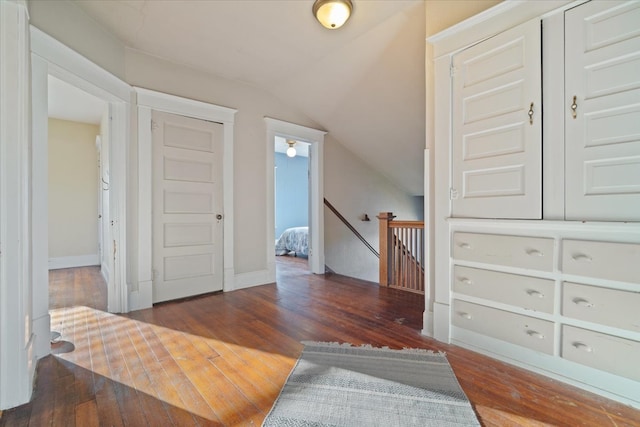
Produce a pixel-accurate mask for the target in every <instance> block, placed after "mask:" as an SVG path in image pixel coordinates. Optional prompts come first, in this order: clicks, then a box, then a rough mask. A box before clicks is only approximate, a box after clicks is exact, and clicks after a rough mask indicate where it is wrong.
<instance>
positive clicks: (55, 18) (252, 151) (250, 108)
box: [30, 0, 417, 291]
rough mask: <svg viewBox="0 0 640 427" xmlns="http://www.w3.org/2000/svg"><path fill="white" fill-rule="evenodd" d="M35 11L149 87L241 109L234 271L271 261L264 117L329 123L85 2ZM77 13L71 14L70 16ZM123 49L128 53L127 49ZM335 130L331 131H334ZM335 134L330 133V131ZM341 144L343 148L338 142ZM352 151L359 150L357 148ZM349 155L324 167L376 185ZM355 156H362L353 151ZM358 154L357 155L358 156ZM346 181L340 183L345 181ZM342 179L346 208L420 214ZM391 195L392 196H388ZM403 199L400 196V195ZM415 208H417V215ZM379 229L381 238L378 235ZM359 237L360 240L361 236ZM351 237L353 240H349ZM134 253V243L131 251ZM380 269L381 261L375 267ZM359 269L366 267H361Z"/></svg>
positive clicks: (46, 26) (330, 194)
mask: <svg viewBox="0 0 640 427" xmlns="http://www.w3.org/2000/svg"><path fill="white" fill-rule="evenodd" d="M30 9H31V13H32V23H33V24H34V25H35V26H36V27H38V28H40V29H42V30H44V31H45V32H47V33H48V34H50V35H52V36H53V37H55V38H57V39H59V40H60V41H62V42H63V43H66V44H68V45H69V46H70V47H72V48H74V49H75V50H77V51H79V52H80V53H82V54H83V55H85V56H86V57H87V58H88V59H90V60H92V61H94V62H96V63H97V64H99V65H101V66H103V67H104V68H106V69H107V70H108V71H110V72H112V73H114V74H115V75H117V76H120V77H122V76H123V78H124V80H125V81H126V82H127V83H129V84H131V85H133V86H139V87H143V88H147V89H152V90H156V91H159V92H165V93H169V94H172V95H177V96H182V97H185V98H190V99H195V100H200V101H204V102H209V103H212V104H216V105H221V106H226V107H230V108H234V109H237V110H238V113H237V114H236V117H235V127H234V136H235V139H234V159H235V164H234V214H235V217H234V224H235V229H234V234H235V236H234V237H235V238H234V240H235V241H234V258H235V265H234V267H235V273H236V274H243V273H252V272H257V271H262V270H264V269H265V268H267V259H268V258H269V255H268V254H266V253H265V250H264V248H266V240H265V239H266V235H267V233H266V228H265V227H266V224H265V221H264V220H263V218H265V214H266V185H267V183H266V182H265V179H264V178H265V176H266V170H265V167H266V162H265V161H264V158H265V155H266V151H265V150H267V149H272V147H268V146H267V145H266V144H265V125H264V120H263V119H264V117H272V118H276V119H279V120H284V121H288V122H292V123H296V124H299V125H302V126H307V127H311V128H316V129H322V126H321V125H319V124H318V123H315V122H314V121H312V120H311V119H309V118H308V117H306V116H305V115H303V114H302V113H300V112H299V111H298V110H296V109H293V108H291V107H289V106H287V105H284V104H283V103H282V102H281V101H280V100H279V99H277V98H276V97H274V96H272V95H271V94H268V93H265V92H263V91H260V90H257V89H255V88H253V87H251V86H248V85H244V84H241V83H238V82H235V81H231V80H227V79H223V78H219V77H216V76H213V75H211V74H208V73H205V72H202V71H198V70H194V69H191V68H188V67H185V66H182V65H178V64H174V63H171V62H168V61H164V60H161V59H158V58H156V57H152V56H150V55H145V54H143V53H141V52H138V51H136V50H132V49H125V48H123V47H122V45H121V44H120V42H119V41H118V40H117V39H116V38H115V37H113V36H112V35H109V34H107V33H105V32H104V31H102V30H101V29H100V28H99V27H97V26H95V25H94V22H93V21H92V20H91V19H90V18H89V17H87V16H86V15H85V14H84V13H82V11H81V10H79V8H78V7H77V6H76V5H74V4H73V3H70V2H68V1H52V2H48V1H42V0H32V1H31V2H30ZM71 18H72V19H71ZM123 52H124V53H123ZM135 123H136V120H135V117H134V118H133V121H132V144H131V146H130V147H129V154H130V159H129V165H130V171H129V177H128V179H129V185H128V189H129V190H130V192H129V198H128V201H129V206H128V212H129V215H130V217H129V221H128V227H129V228H128V235H129V236H133V235H136V232H135V227H134V226H132V225H133V224H135V223H136V221H135V215H136V213H137V206H136V205H135V203H136V201H137V193H136V188H137V181H136V176H137V169H136V164H137V158H136V152H137V148H136V140H135V137H136V132H135V131H136V130H135ZM330 136H331V135H330V134H329V138H330ZM330 139H331V138H330ZM328 145H335V146H336V147H339V146H340V145H339V142H337V141H335V140H331V143H330V144H328ZM336 150H340V148H336ZM351 156H353V155H351ZM342 157H343V156H340V155H335V156H332V154H331V153H329V155H327V157H326V158H328V159H329V161H325V175H329V174H331V175H332V178H331V179H335V182H339V183H342V184H343V183H344V182H346V181H349V182H358V183H361V184H362V185H364V186H365V188H367V189H368V190H370V189H372V188H375V187H373V185H372V184H371V182H372V180H371V179H369V177H370V175H371V176H375V175H376V173H375V172H373V171H371V170H370V169H369V168H368V167H367V166H365V165H364V164H363V163H362V162H359V166H358V167H356V168H354V167H353V162H351V163H352V164H351V165H349V167H348V168H345V167H342V166H340V165H341V163H338V166H335V165H334V164H333V160H331V159H332V158H336V159H338V161H339V160H340V159H341V158H342ZM353 157H354V158H356V157H355V156H353ZM356 159H357V158H356ZM360 173H364V174H365V175H364V176H363V177H359V174H360ZM373 182H376V183H384V184H381V185H384V186H386V187H388V188H393V186H392V185H391V184H389V183H388V182H387V181H386V180H385V179H384V178H383V177H381V176H376V179H375V180H373ZM342 184H341V185H342ZM341 185H337V186H335V187H334V188H333V189H331V188H329V189H325V194H326V196H327V198H328V199H329V200H331V199H332V198H333V199H335V200H333V201H332V203H335V204H336V205H337V207H338V209H340V210H341V211H346V212H347V213H351V212H353V213H358V214H359V213H361V212H363V211H364V210H367V211H368V213H369V215H370V216H371V217H372V218H373V217H375V215H376V214H377V212H376V211H378V210H379V209H382V210H392V211H394V212H399V217H405V218H406V219H413V218H415V217H416V216H417V215H415V211H416V210H415V209H414V208H413V205H414V201H411V202H409V200H410V199H411V198H408V199H407V200H405V199H404V197H408V196H405V195H403V194H402V192H401V191H400V190H398V189H396V188H393V190H384V191H380V190H379V189H374V191H375V192H376V194H375V196H374V197H372V198H371V200H370V201H366V202H363V201H362V200H359V199H358V198H356V199H351V198H350V197H348V196H347V197H343V195H344V194H345V191H346V189H347V188H351V187H350V186H342V187H341ZM387 197H388V203H387V202H383V201H384V200H386V199H385V198H387ZM399 199H400V200H402V201H401V202H398V200H399ZM409 205H411V206H412V208H404V207H403V206H409ZM403 210H406V211H407V216H405V215H404V214H403V212H402V211H403ZM408 212H414V214H413V215H410V214H409V213H408ZM374 223H375V220H372V222H371V223H370V224H368V225H369V226H371V230H375V236H371V233H370V230H369V229H366V230H364V231H365V233H367V234H368V235H369V237H368V240H371V243H372V244H373V243H375V241H377V226H373V225H372V224H374ZM327 233H329V234H331V235H332V236H340V235H341V234H340V232H337V233H334V232H333V231H332V230H331V229H330V230H328V232H327ZM372 237H374V238H372ZM332 241H333V242H334V243H335V244H344V242H341V241H340V239H337V240H336V239H334V238H332ZM358 244H359V245H361V243H359V242H358ZM348 246H350V244H348V245H347V247H348ZM135 247H136V242H132V241H128V248H129V249H131V248H135ZM334 249H335V247H333V246H331V245H330V246H329V247H327V248H326V250H325V253H330V252H331V251H332V250H334ZM132 253H135V251H134V250H130V251H129V254H132ZM135 262H136V260H135V259H132V258H130V259H129V279H130V285H131V289H130V291H132V290H135V289H137V283H135V282H136V279H135V277H134V275H133V274H131V272H132V271H135V268H132V266H133V265H134V264H135ZM331 267H332V268H334V269H335V270H336V271H338V272H340V273H342V274H349V271H340V270H339V269H337V266H331ZM360 270H366V271H369V270H370V269H369V267H363V268H360ZM376 270H377V267H376ZM358 274H359V273H358Z"/></svg>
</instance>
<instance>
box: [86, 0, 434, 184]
mask: <svg viewBox="0 0 640 427" xmlns="http://www.w3.org/2000/svg"><path fill="white" fill-rule="evenodd" d="M353 3H354V12H353V15H352V17H351V19H350V20H349V21H348V22H347V23H346V24H345V26H344V27H342V28H340V29H337V30H327V29H325V28H324V27H322V26H320V24H319V23H318V22H317V21H315V19H314V17H313V15H312V13H311V7H312V4H313V0H204V1H202V0H200V1H192V0H184V1H157V0H140V1H138V0H133V1H131V0H108V1H105V0H98V1H91V0H89V1H88V0H81V1H77V2H76V4H77V5H78V6H80V7H81V8H82V9H83V10H84V11H85V12H86V13H87V14H88V15H89V16H91V17H92V18H93V19H94V20H95V21H97V22H98V23H99V24H100V25H101V26H103V27H104V28H105V29H107V30H108V31H109V32H111V33H112V34H114V35H115V36H116V37H118V38H119V39H120V40H121V41H122V42H123V43H124V44H125V45H126V46H127V47H129V48H132V49H136V50H140V51H143V52H145V53H148V54H151V55H154V56H157V57H160V58H164V59H167V60H170V61H172V62H176V63H180V64H183V65H186V66H189V67H193V68H197V69H200V70H204V71H206V72H208V73H211V74H214V75H216V76H219V77H224V78H227V79H231V80H235V81H240V82H243V83H245V84H248V85H252V86H254V87H257V88H260V89H262V90H265V91H268V92H270V93H272V94H274V95H275V96H277V97H278V98H280V99H281V100H282V101H284V102H286V103H288V104H289V105H291V106H293V107H295V108H297V109H299V110H300V111H301V112H302V113H304V114H305V115H306V116H308V117H309V118H310V119H311V120H313V121H314V122H316V123H318V124H319V125H320V126H321V127H322V128H323V129H324V130H326V131H328V132H329V134H330V135H331V136H332V137H333V138H335V139H336V140H337V141H338V142H339V143H341V144H342V145H344V146H345V147H347V148H348V149H349V150H351V151H353V152H354V153H356V154H357V155H358V156H359V157H360V158H362V159H363V160H364V161H365V162H366V163H368V164H369V165H371V166H372V167H373V168H375V169H376V170H378V171H379V172H380V173H382V174H383V175H385V176H387V177H388V178H389V179H390V180H391V181H392V182H394V183H395V184H396V185H398V186H399V187H400V188H401V189H403V190H404V191H406V192H407V193H409V194H414V195H420V194H422V193H423V165H422V158H423V148H424V144H425V136H424V133H425V126H424V122H425V113H424V111H425V108H424V104H425V101H424V99H425V88H424V87H425V76H424V68H425V67H424V50H425V11H424V1H423V0H353Z"/></svg>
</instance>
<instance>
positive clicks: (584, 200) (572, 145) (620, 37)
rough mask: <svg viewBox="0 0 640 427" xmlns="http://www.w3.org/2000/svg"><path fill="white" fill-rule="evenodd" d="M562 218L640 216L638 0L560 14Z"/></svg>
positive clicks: (599, 3)
mask: <svg viewBox="0 0 640 427" xmlns="http://www.w3.org/2000/svg"><path fill="white" fill-rule="evenodd" d="M565 57H566V60H565V72H566V76H567V77H566V79H565V80H566V92H565V98H566V110H565V111H566V115H565V123H566V125H565V129H566V143H565V150H566V170H565V173H566V178H565V180H566V187H565V188H566V205H565V212H566V218H567V219H571V220H604V221H626V220H628V221H640V2H638V1H628V2H624V1H592V2H589V3H586V4H584V5H581V6H579V7H576V8H574V9H571V10H569V11H567V12H566V14H565Z"/></svg>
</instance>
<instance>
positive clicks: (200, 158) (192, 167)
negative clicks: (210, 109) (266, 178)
mask: <svg viewBox="0 0 640 427" xmlns="http://www.w3.org/2000/svg"><path fill="white" fill-rule="evenodd" d="M152 118H153V120H152V141H153V266H154V267H153V268H154V271H153V273H154V279H153V302H154V303H156V302H160V301H166V300H172V299H177V298H184V297H188V296H192V295H198V294H203V293H208V292H214V291H219V290H222V283H223V274H222V273H223V272H222V268H223V257H222V255H223V246H222V237H223V236H222V230H223V227H222V188H223V187H222V163H221V162H222V147H223V125H222V124H219V123H212V122H207V121H204V120H197V119H193V118H188V117H183V116H178V115H174V114H168V113H160V112H156V111H154V112H153V114H152Z"/></svg>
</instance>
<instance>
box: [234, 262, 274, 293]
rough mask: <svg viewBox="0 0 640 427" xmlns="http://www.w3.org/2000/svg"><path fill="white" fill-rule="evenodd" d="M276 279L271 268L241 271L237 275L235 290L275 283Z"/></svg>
mask: <svg viewBox="0 0 640 427" xmlns="http://www.w3.org/2000/svg"><path fill="white" fill-rule="evenodd" d="M274 257H275V254H274ZM274 281H275V279H272V277H271V271H270V270H269V269H266V270H259V271H252V272H249V273H240V274H236V276H235V284H234V290H238V289H245V288H251V287H253V286H259V285H266V284H268V283H273V282H274Z"/></svg>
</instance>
